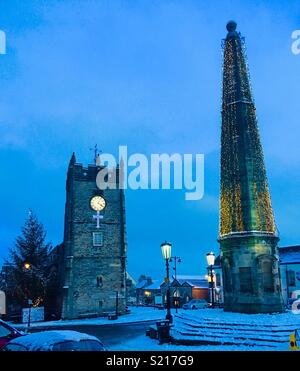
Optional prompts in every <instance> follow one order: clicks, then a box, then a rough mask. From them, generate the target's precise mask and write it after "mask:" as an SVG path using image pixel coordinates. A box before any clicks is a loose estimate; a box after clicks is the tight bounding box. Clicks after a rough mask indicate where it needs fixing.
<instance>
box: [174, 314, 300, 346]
mask: <svg viewBox="0 0 300 371" xmlns="http://www.w3.org/2000/svg"><path fill="white" fill-rule="evenodd" d="M296 328H298V329H299V328H300V318H299V317H298V316H296V315H293V314H291V313H283V314H274V315H270V314H252V315H248V314H239V313H228V312H223V311H222V310H214V309H213V310H212V309H210V310H198V311H187V312H181V313H180V314H178V315H176V316H175V318H174V327H173V328H172V330H171V336H172V337H173V339H174V340H175V341H177V342H180V343H195V344H196V343H197V344H231V345H233V344H234V345H246V346H249V347H250V346H251V347H269V348H273V349H275V348H281V349H285V347H286V346H288V344H289V336H290V334H291V333H292V332H293V331H294V330H295V329H296Z"/></svg>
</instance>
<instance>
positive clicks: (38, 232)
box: [10, 211, 51, 306]
mask: <svg viewBox="0 0 300 371" xmlns="http://www.w3.org/2000/svg"><path fill="white" fill-rule="evenodd" d="M45 238H46V232H45V229H44V226H43V225H42V224H41V223H40V222H39V221H38V219H37V217H36V216H35V215H34V214H33V213H32V212H31V211H30V212H29V216H28V219H27V220H26V221H25V225H24V227H23V228H22V234H21V235H20V236H18V237H17V238H16V243H15V246H14V248H12V249H11V250H10V255H11V259H10V260H11V261H10V264H11V267H12V268H11V280H12V283H13V287H12V291H13V292H11V293H10V294H11V295H12V297H14V298H15V300H16V301H17V302H18V304H20V305H21V306H24V305H26V304H27V303H28V300H29V299H30V300H32V302H33V305H34V306H38V305H39V304H41V303H42V302H43V301H44V299H45V295H46V287H47V283H48V278H49V272H48V254H49V251H50V248H51V245H50V244H49V243H46V242H45Z"/></svg>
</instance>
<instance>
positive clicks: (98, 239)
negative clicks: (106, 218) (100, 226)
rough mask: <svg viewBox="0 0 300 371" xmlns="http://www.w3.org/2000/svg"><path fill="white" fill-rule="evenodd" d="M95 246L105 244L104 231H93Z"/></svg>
mask: <svg viewBox="0 0 300 371" xmlns="http://www.w3.org/2000/svg"><path fill="white" fill-rule="evenodd" d="M93 246H95V247H99V246H103V233H102V232H93Z"/></svg>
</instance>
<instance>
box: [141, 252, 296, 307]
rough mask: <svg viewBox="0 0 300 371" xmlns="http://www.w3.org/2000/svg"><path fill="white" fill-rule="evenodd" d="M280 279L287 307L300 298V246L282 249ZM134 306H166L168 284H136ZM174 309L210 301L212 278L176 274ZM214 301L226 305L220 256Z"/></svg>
mask: <svg viewBox="0 0 300 371" xmlns="http://www.w3.org/2000/svg"><path fill="white" fill-rule="evenodd" d="M279 260H280V279H281V287H282V295H283V301H284V303H285V305H288V302H289V300H290V299H292V298H295V299H296V298H298V297H300V245H297V246H287V247H280V248H279ZM135 293H136V296H135V304H137V305H158V306H159V305H164V304H165V303H166V300H167V299H166V294H167V284H166V283H165V282H163V281H161V280H154V281H152V280H150V279H144V280H141V281H140V282H138V283H137V284H136V291H135ZM170 296H171V306H172V307H182V306H183V305H184V304H186V303H188V302H189V301H190V300H192V299H205V300H207V301H210V300H211V292H210V285H209V276H207V275H205V276H191V275H188V276H186V275H177V276H176V277H174V276H173V277H172V279H171V281H170ZM214 299H215V302H216V303H218V304H222V303H223V280H222V268H221V262H220V256H218V257H217V258H216V261H215V265H214Z"/></svg>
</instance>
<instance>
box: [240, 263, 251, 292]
mask: <svg viewBox="0 0 300 371" xmlns="http://www.w3.org/2000/svg"><path fill="white" fill-rule="evenodd" d="M239 272H240V291H241V292H244V293H252V292H253V285H252V275H251V268H250V267H242V268H240V269H239Z"/></svg>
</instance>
